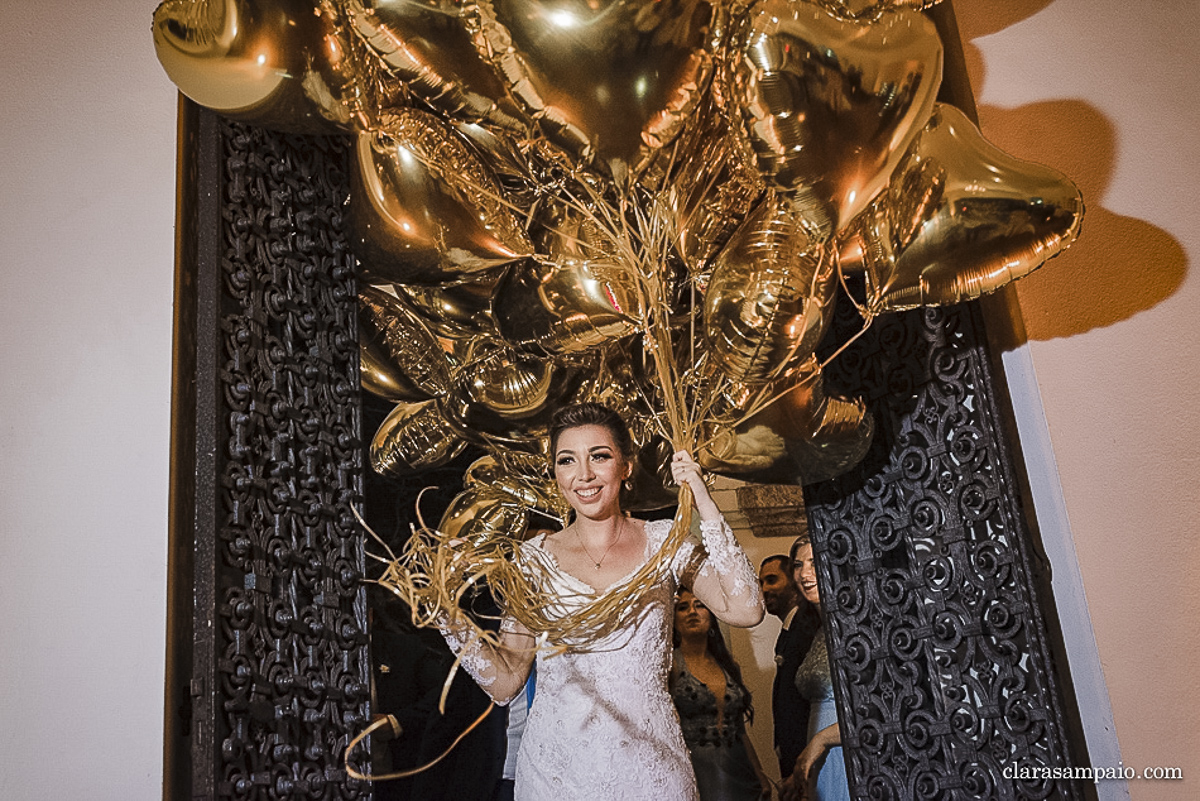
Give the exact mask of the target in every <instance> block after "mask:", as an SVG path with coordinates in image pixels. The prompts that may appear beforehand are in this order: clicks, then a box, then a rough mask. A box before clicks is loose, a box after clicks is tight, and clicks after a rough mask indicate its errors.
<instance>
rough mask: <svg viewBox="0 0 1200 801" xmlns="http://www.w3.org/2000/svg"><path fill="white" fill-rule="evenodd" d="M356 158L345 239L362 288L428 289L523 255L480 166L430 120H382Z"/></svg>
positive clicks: (528, 246) (496, 190)
mask: <svg viewBox="0 0 1200 801" xmlns="http://www.w3.org/2000/svg"><path fill="white" fill-rule="evenodd" d="M356 152H357V156H358V169H357V170H355V171H354V173H353V182H352V191H351V194H350V236H351V243H352V246H353V248H354V253H355V255H356V256H357V257H358V260H359V262H360V263H361V264H362V268H363V273H364V275H366V276H367V277H368V278H369V279H371V280H375V281H378V282H394V283H403V284H422V283H425V284H438V283H442V282H445V281H453V280H456V279H460V278H462V277H463V276H467V275H470V274H473V273H479V272H485V271H488V270H493V269H494V268H496V267H499V266H500V265H503V264H507V263H509V262H512V261H516V260H517V259H520V258H523V257H525V256H528V255H529V254H530V253H532V251H533V245H532V243H531V242H530V241H529V238H528V237H527V236H526V235H525V231H524V229H523V228H522V227H521V225H520V224H519V223H518V222H517V220H516V219H515V217H514V216H513V213H512V211H511V210H510V209H509V208H508V207H507V206H506V205H505V197H504V193H503V190H502V189H501V187H500V185H499V184H498V183H497V182H496V180H495V178H494V177H493V175H492V174H491V171H490V170H489V169H488V168H487V165H485V164H484V163H483V161H482V160H481V159H480V158H479V156H478V153H477V151H476V150H475V149H474V148H473V147H471V146H470V145H468V144H467V142H466V141H465V140H463V139H462V138H461V137H460V136H459V134H458V133H456V132H455V131H454V129H452V128H451V127H449V126H448V125H447V124H445V123H444V122H442V121H441V120H440V119H438V118H437V117H435V116H434V115H432V114H428V113H426V112H423V111H418V110H416V109H403V110H400V111H397V112H393V113H388V114H385V115H383V116H381V118H380V121H379V128H378V129H377V130H375V131H371V132H367V133H363V134H360V135H359V137H358V147H357V151H356Z"/></svg>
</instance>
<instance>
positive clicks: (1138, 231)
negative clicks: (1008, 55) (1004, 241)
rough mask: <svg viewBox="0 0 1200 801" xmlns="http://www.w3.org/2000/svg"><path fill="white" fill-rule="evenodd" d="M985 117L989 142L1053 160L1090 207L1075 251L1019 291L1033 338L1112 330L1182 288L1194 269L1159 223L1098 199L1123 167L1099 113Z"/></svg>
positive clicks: (973, 70)
mask: <svg viewBox="0 0 1200 801" xmlns="http://www.w3.org/2000/svg"><path fill="white" fill-rule="evenodd" d="M1042 5H1044V4H1042ZM989 27H994V26H989ZM972 32H973V33H974V31H972ZM966 57H967V63H968V71H969V73H970V74H971V75H972V76H973V83H975V85H977V86H978V85H981V81H980V80H979V77H980V76H982V75H983V72H984V70H983V59H982V56H981V55H980V53H979V50H978V49H977V48H974V47H970V46H968V47H967V49H966ZM978 113H979V127H980V130H981V131H982V132H983V134H984V136H985V137H987V139H988V140H989V141H991V142H993V143H994V144H995V145H997V146H998V147H1000V148H1002V149H1003V150H1005V151H1006V152H1008V153H1011V154H1013V155H1014V156H1018V157H1019V158H1023V159H1028V160H1030V161H1036V162H1040V163H1042V164H1053V165H1054V166H1055V168H1056V169H1059V170H1062V172H1064V173H1065V174H1067V175H1068V176H1070V177H1071V179H1072V180H1073V181H1075V183H1076V184H1077V185H1078V186H1079V189H1080V190H1081V191H1082V193H1083V198H1084V202H1085V203H1086V204H1087V213H1086V215H1085V216H1084V219H1083V228H1082V233H1081V234H1080V237H1079V239H1078V240H1077V241H1076V242H1075V243H1074V244H1073V245H1072V246H1071V249H1070V250H1069V251H1067V252H1066V253H1064V254H1063V255H1061V256H1059V257H1058V258H1054V259H1051V260H1050V261H1048V262H1046V264H1045V265H1043V266H1042V267H1041V268H1039V269H1038V270H1037V271H1036V272H1034V273H1033V274H1032V275H1029V276H1026V277H1025V278H1023V279H1022V280H1021V281H1019V282H1017V284H1016V285H1015V287H1014V291H1015V292H1016V294H1017V297H1018V299H1019V301H1020V306H1021V315H1022V317H1023V319H1024V324H1025V334H1026V338H1027V339H1032V340H1040V341H1045V340H1050V339H1056V338H1059V337H1070V336H1074V335H1076V334H1082V333H1086V332H1088V331H1091V330H1093V329H1096V328H1104V327H1106V326H1110V325H1113V324H1114V323H1118V322H1121V321H1122V320H1128V319H1130V318H1131V317H1133V316H1134V315H1136V314H1137V313H1138V312H1142V311H1146V310H1147V309H1151V308H1153V307H1155V306H1156V305H1158V304H1159V303H1161V302H1162V301H1164V300H1166V299H1167V298H1169V297H1170V296H1171V295H1173V294H1174V293H1175V292H1176V291H1177V290H1178V289H1179V287H1180V285H1181V284H1182V283H1183V280H1184V278H1185V276H1186V275H1187V269H1188V264H1187V255H1186V253H1185V252H1184V249H1183V247H1182V246H1181V245H1180V243H1179V242H1178V241H1177V240H1176V239H1175V238H1174V237H1172V236H1171V235H1170V234H1169V233H1167V232H1166V231H1164V230H1163V229H1161V228H1158V227H1156V226H1154V225H1151V224H1150V223H1147V222H1145V221H1144V220H1139V219H1136V218H1134V217H1125V216H1122V215H1120V214H1116V213H1114V212H1112V211H1109V210H1108V209H1106V208H1104V207H1103V206H1101V205H1100V199H1101V198H1103V197H1104V195H1105V193H1106V192H1107V190H1108V187H1109V184H1110V183H1111V180H1112V174H1113V170H1114V167H1115V164H1116V134H1115V131H1114V129H1113V126H1112V123H1110V122H1109V121H1108V119H1107V118H1106V117H1105V116H1104V115H1103V114H1102V113H1101V112H1100V111H1099V110H1098V109H1096V108H1095V107H1094V106H1091V105H1089V104H1087V103H1083V102H1080V101H1074V100H1057V101H1047V102H1042V103H1031V104H1028V105H1024V106H1021V107H1019V108H1013V109H1005V108H1000V107H997V106H986V105H981V106H979V109H978Z"/></svg>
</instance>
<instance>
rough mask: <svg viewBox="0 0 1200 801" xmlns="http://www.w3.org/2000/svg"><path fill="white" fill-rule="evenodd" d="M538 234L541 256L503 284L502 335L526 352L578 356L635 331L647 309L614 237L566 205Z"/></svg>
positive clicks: (498, 299)
mask: <svg viewBox="0 0 1200 801" xmlns="http://www.w3.org/2000/svg"><path fill="white" fill-rule="evenodd" d="M537 228H538V235H537V237H536V240H537V250H538V254H539V255H538V256H537V257H536V258H532V259H526V260H525V261H523V262H520V263H518V264H514V265H513V266H512V267H511V268H510V269H509V270H508V271H507V273H506V275H505V277H504V278H503V279H502V280H501V281H500V282H499V284H497V286H496V293H495V300H494V303H493V304H492V316H493V317H494V318H495V319H496V328H497V330H498V331H499V332H500V333H501V335H502V336H503V337H504V338H505V339H506V340H508V341H509V342H510V343H512V344H513V345H516V346H518V347H538V348H541V349H542V350H543V351H545V352H546V353H577V352H579V351H583V350H588V349H589V348H593V347H596V346H598V345H601V344H603V343H605V342H609V341H612V340H614V339H619V338H620V337H623V336H625V335H626V334H629V333H631V332H632V331H633V330H634V329H635V328H636V323H635V320H636V318H637V316H638V315H639V314H640V313H641V311H640V309H638V308H637V298H636V295H635V293H633V292H632V291H630V289H631V288H630V286H629V281H628V279H627V278H626V273H627V272H628V271H627V269H626V267H625V265H623V264H622V262H621V255H620V253H619V252H617V250H616V248H615V247H614V243H613V241H612V238H611V237H610V236H608V235H607V234H605V232H604V231H603V230H602V229H601V228H600V227H599V226H598V225H597V224H596V222H595V221H594V220H592V219H590V218H588V217H586V216H585V215H583V214H581V213H580V212H579V211H577V210H575V209H572V208H570V207H566V206H551V207H549V209H548V210H547V212H546V213H545V214H543V215H542V216H541V217H540V218H539V220H538V225H537Z"/></svg>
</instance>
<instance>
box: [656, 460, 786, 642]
mask: <svg viewBox="0 0 1200 801" xmlns="http://www.w3.org/2000/svg"><path fill="white" fill-rule="evenodd" d="M671 474H672V475H673V476H674V478H675V481H676V482H677V483H678V484H679V485H680V486H682V485H683V484H684V483H685V482H686V483H687V484H688V486H690V487H691V489H692V497H693V500H694V501H695V504H696V511H698V512H699V513H700V535H701V538H702V540H703V542H704V549H705V551H707V556H706V557H705V559H704V561H703V562H701V563H700V566H699V569H698V570H697V571H696V575H695V578H694V579H693V581H692V593H693V594H694V595H695V596H696V597H697V598H699V599H700V601H701V602H703V603H704V605H705V606H707V607H708V608H709V610H710V611H712V613H713V614H714V615H716V616H717V617H718V618H720V619H721V620H723V621H725V622H726V623H728V624H729V625H731V626H741V627H749V626H757V625H758V624H759V623H760V622H762V619H763V599H762V591H761V590H760V589H759V586H758V574H757V573H755V572H754V567H753V566H752V565H751V564H750V560H749V559H747V558H746V552H745V551H743V550H742V546H741V545H740V544H739V543H738V541H737V538H736V537H734V536H733V529H731V528H730V527H729V524H728V523H726V522H725V517H724V515H722V514H721V510H720V509H718V508H717V504H716V503H715V502H714V501H713V499H712V496H710V495H709V494H708V487H707V486H705V484H704V479H703V477H702V476H701V474H700V465H698V464H697V463H696V461H695V460H694V459H693V458H692V457H691V456H690V455H689V454H688V453H687V451H679V452H677V453H676V454H675V458H674V460H673V461H672V462H671Z"/></svg>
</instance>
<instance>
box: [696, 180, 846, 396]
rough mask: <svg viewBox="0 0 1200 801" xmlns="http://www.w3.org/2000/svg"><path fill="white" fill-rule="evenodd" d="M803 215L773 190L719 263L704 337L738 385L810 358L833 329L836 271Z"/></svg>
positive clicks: (707, 297)
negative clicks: (808, 228) (806, 224)
mask: <svg viewBox="0 0 1200 801" xmlns="http://www.w3.org/2000/svg"><path fill="white" fill-rule="evenodd" d="M802 216H803V215H802V214H801V213H800V212H798V211H797V210H796V209H794V208H793V207H792V205H791V204H790V203H789V202H788V200H787V198H785V197H783V196H782V195H781V194H779V193H778V192H768V193H767V196H766V197H765V198H764V199H763V202H762V203H761V204H759V206H758V208H756V209H755V210H754V211H753V212H751V213H750V215H749V216H747V217H746V220H745V222H744V223H742V226H741V227H740V228H739V229H738V230H737V232H736V233H734V235H733V237H732V238H731V239H730V240H729V243H728V244H727V245H726V246H725V248H724V249H723V250H722V251H721V252H720V253H719V254H718V255H717V258H716V260H715V262H714V266H713V271H712V279H711V283H710V284H709V286H708V290H707V291H706V292H705V295H704V324H705V339H706V341H707V343H708V347H709V351H710V353H711V354H712V356H713V357H714V358H715V359H716V362H717V364H719V365H720V366H721V367H722V369H723V370H724V372H725V374H726V375H727V376H729V377H730V378H731V379H732V380H734V381H742V382H747V383H762V382H766V381H769V380H771V379H772V378H774V377H777V376H779V375H781V374H782V373H784V372H785V371H786V370H787V369H788V368H789V367H790V366H793V365H797V364H799V363H801V362H803V361H804V360H805V359H807V358H808V357H809V356H810V355H811V354H812V353H813V351H814V350H815V349H816V346H817V343H819V342H820V341H821V337H822V336H823V335H824V333H825V330H826V329H827V328H828V327H829V322H830V313H831V311H832V303H833V297H834V295H833V293H834V289H835V288H836V270H835V269H834V265H833V260H832V259H831V258H829V257H828V256H827V254H826V252H825V248H824V245H823V243H821V242H819V241H815V240H814V239H813V238H812V237H811V236H810V235H809V233H808V232H807V231H806V230H805V229H804V226H803V224H802V223H803V220H802Z"/></svg>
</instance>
